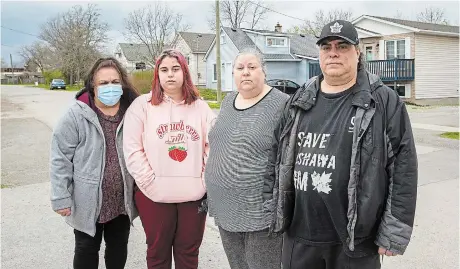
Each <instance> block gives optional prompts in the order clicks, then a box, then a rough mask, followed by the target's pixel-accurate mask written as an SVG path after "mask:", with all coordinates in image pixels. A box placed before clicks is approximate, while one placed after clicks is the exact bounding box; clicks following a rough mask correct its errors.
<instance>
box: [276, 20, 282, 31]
mask: <svg viewBox="0 0 460 269" xmlns="http://www.w3.org/2000/svg"><path fill="white" fill-rule="evenodd" d="M282 31H283V26H281V24H280V23H279V22H278V23H277V24H276V25H275V32H278V33H281V32H282Z"/></svg>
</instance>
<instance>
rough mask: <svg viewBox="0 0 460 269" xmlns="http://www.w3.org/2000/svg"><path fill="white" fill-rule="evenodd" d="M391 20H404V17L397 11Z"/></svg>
mask: <svg viewBox="0 0 460 269" xmlns="http://www.w3.org/2000/svg"><path fill="white" fill-rule="evenodd" d="M393 18H395V19H398V20H404V19H405V16H404V14H403V13H402V11H401V10H399V9H398V10H396V14H395V15H394V16H393Z"/></svg>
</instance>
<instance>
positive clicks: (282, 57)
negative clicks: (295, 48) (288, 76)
mask: <svg viewBox="0 0 460 269" xmlns="http://www.w3.org/2000/svg"><path fill="white" fill-rule="evenodd" d="M264 59H265V60H293V59H296V58H295V57H294V56H292V55H291V54H264Z"/></svg>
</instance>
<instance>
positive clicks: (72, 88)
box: [33, 84, 83, 92]
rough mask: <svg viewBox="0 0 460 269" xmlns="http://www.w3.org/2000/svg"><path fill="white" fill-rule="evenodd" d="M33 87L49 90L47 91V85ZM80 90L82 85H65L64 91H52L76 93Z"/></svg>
mask: <svg viewBox="0 0 460 269" xmlns="http://www.w3.org/2000/svg"><path fill="white" fill-rule="evenodd" d="M33 86H34V87H36V88H42V89H45V90H49V89H50V87H49V85H46V84H38V86H35V85H33ZM81 88H83V86H82V85H67V86H66V87H65V90H61V89H54V90H53V91H70V92H76V91H79V90H81Z"/></svg>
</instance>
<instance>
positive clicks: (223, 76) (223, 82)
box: [220, 63, 227, 90]
mask: <svg viewBox="0 0 460 269" xmlns="http://www.w3.org/2000/svg"><path fill="white" fill-rule="evenodd" d="M220 72H221V73H220V77H221V83H222V85H221V87H222V90H225V84H226V82H225V81H226V79H225V78H226V77H227V76H226V75H225V64H224V63H223V64H222V68H221V70H220Z"/></svg>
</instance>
